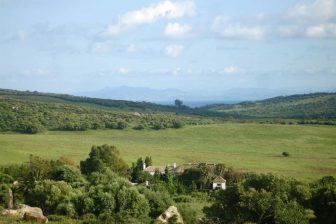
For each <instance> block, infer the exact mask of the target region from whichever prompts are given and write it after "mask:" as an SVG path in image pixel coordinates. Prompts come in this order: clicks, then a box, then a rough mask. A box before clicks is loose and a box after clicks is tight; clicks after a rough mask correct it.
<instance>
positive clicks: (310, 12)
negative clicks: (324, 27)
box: [287, 0, 336, 20]
mask: <svg viewBox="0 0 336 224" xmlns="http://www.w3.org/2000/svg"><path fill="white" fill-rule="evenodd" d="M287 16H288V17H291V18H302V19H307V18H314V19H320V20H326V19H331V18H333V17H335V16H336V1H335V0H315V1H314V2H312V3H308V4H307V3H301V4H298V5H296V6H294V7H292V8H290V9H289V10H288V12H287Z"/></svg>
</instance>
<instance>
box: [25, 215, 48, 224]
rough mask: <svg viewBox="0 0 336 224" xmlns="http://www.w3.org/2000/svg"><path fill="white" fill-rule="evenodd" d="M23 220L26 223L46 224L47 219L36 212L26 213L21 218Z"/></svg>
mask: <svg viewBox="0 0 336 224" xmlns="http://www.w3.org/2000/svg"><path fill="white" fill-rule="evenodd" d="M23 219H24V220H26V221H34V222H36V223H42V224H44V223H48V218H47V217H45V216H44V215H41V214H39V213H37V212H26V213H25V214H24V216H23Z"/></svg>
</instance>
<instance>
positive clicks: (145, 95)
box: [76, 86, 188, 102]
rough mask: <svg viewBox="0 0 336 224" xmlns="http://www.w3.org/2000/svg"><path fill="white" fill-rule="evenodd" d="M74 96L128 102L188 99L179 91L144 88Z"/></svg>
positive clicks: (121, 88) (117, 88) (109, 90)
mask: <svg viewBox="0 0 336 224" xmlns="http://www.w3.org/2000/svg"><path fill="white" fill-rule="evenodd" d="M76 95H80V96H87V97H95V98H103V99H114V100H130V101H148V102H159V101H163V102H165V101H169V102H174V100H175V99H184V98H187V97H188V93H187V92H184V91H181V90H179V89H163V90H159V89H151V88H145V87H129V86H120V87H106V88H104V89H101V90H97V91H91V92H82V93H77V94H76Z"/></svg>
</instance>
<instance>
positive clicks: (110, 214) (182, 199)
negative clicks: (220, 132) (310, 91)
mask: <svg viewBox="0 0 336 224" xmlns="http://www.w3.org/2000/svg"><path fill="white" fill-rule="evenodd" d="M143 163H146V164H147V165H152V163H153V161H152V158H151V157H150V156H146V157H145V158H139V159H138V160H137V161H136V162H135V163H133V165H132V166H131V167H129V166H128V165H127V163H126V162H125V161H124V160H123V159H122V158H121V156H120V153H119V151H118V150H117V149H116V147H115V146H109V145H102V146H93V147H92V148H91V151H90V153H89V156H88V158H87V159H85V160H83V161H81V162H80V166H76V164H75V163H74V162H73V161H72V160H71V159H69V158H66V157H61V158H60V159H58V160H44V159H41V158H39V157H36V156H31V157H30V159H29V161H28V162H26V163H23V164H21V165H11V166H6V167H2V168H1V169H0V206H2V207H5V204H6V201H7V198H6V197H7V194H6V192H7V191H8V188H11V189H12V190H13V192H14V199H15V204H19V203H26V204H28V205H31V206H37V207H40V208H42V210H43V211H44V213H45V214H46V215H47V216H48V217H49V219H50V220H66V219H71V220H73V222H74V223H82V224H84V223H153V220H155V218H156V217H158V216H159V215H160V214H161V213H162V212H163V211H164V210H166V209H167V208H168V207H169V206H170V205H177V207H178V209H179V211H180V213H181V214H182V216H183V218H184V221H185V223H187V224H189V223H190V224H191V223H193V224H194V223H202V224H219V223H284V224H285V223H286V224H287V223H295V224H296V223H309V222H310V223H327V224H329V223H330V224H331V223H335V222H336V217H335V210H336V179H335V178H334V177H324V178H322V179H321V180H318V181H316V182H314V183H311V184H308V183H303V182H299V181H297V180H295V179H291V178H284V177H279V176H275V175H272V174H253V173H242V172H237V171H235V170H234V169H232V168H229V167H226V166H225V165H224V164H217V165H213V164H212V165H211V164H205V163H200V164H198V165H196V166H194V167H192V168H189V169H186V170H185V172H184V173H182V174H180V175H174V173H173V170H171V169H169V168H168V167H167V168H166V170H165V173H164V174H162V173H160V172H156V173H155V175H154V176H151V175H150V174H148V173H146V172H144V171H143ZM216 176H222V177H224V178H225V179H226V180H227V189H226V190H216V191H212V190H210V189H209V187H208V186H209V184H210V183H211V181H212V180H213V177H216ZM146 180H147V181H149V183H150V187H148V186H143V185H142V184H140V183H142V182H143V181H146ZM131 181H132V182H137V183H139V185H138V186H133V184H132V183H131ZM13 183H14V184H13ZM195 200H200V201H202V202H203V203H207V204H208V205H209V206H207V207H205V208H204V213H205V217H204V218H203V219H201V220H198V219H197V218H196V217H197V214H196V210H195V208H194V207H193V204H191V202H192V201H195ZM75 220H77V221H75ZM171 221H172V223H173V221H174V220H171Z"/></svg>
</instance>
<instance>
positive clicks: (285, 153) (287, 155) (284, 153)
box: [282, 152, 290, 157]
mask: <svg viewBox="0 0 336 224" xmlns="http://www.w3.org/2000/svg"><path fill="white" fill-rule="evenodd" d="M282 156H284V157H289V156H290V154H289V152H282Z"/></svg>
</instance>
